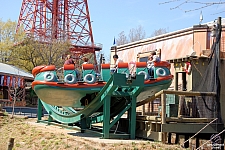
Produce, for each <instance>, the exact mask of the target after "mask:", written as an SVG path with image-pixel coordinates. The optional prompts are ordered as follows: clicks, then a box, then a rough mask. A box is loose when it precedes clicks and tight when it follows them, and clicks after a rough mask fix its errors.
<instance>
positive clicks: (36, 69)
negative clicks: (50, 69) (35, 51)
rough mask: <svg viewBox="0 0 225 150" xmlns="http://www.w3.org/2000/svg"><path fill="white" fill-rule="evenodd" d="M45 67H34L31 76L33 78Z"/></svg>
mask: <svg viewBox="0 0 225 150" xmlns="http://www.w3.org/2000/svg"><path fill="white" fill-rule="evenodd" d="M44 67H45V66H37V67H35V68H34V69H33V70H32V74H33V76H34V77H35V76H36V75H37V74H38V73H39V72H40V70H41V69H42V68H44Z"/></svg>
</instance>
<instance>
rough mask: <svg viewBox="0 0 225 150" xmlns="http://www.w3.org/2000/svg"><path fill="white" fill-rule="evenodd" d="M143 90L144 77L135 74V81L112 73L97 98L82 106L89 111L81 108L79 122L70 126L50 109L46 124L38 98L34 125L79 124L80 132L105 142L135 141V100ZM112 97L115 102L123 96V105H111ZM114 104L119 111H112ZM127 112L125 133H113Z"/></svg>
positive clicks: (62, 117) (63, 117)
mask: <svg viewBox="0 0 225 150" xmlns="http://www.w3.org/2000/svg"><path fill="white" fill-rule="evenodd" d="M143 87H144V77H143V75H137V76H136V78H131V77H129V78H128V79H127V78H126V74H119V73H115V74H113V75H112V76H111V78H110V79H109V81H108V82H107V84H106V85H105V86H104V88H103V89H102V90H101V91H100V92H99V93H98V94H97V95H96V98H95V100H93V102H91V103H90V104H89V105H87V106H85V107H87V108H88V109H85V108H84V109H83V111H82V110H81V111H80V113H79V114H80V115H79V118H80V119H78V121H75V122H74V123H72V124H71V123H68V121H67V120H66V119H67V118H66V116H56V115H55V114H56V113H55V112H53V111H52V110H46V111H48V113H49V116H48V120H47V121H43V120H41V119H42V109H43V103H42V101H41V100H40V99H39V100H38V120H37V122H45V123H46V122H47V123H48V124H49V125H50V124H55V122H54V119H56V120H59V122H60V123H61V125H62V126H64V125H67V126H68V127H71V126H69V125H72V126H74V127H75V126H76V125H77V124H79V125H78V126H79V128H80V130H81V132H82V133H84V132H92V133H95V134H98V135H99V136H100V137H102V138H106V139H108V138H122V139H134V138H135V130H136V98H137V96H138V95H139V94H140V92H141V91H142V88H143ZM112 97H114V98H112ZM115 97H116V98H118V99H120V98H124V97H125V98H126V103H121V104H118V103H114V102H113V101H114V100H115ZM113 104H117V105H118V108H120V109H115V106H112V105H113ZM116 107H117V106H116ZM45 108H46V107H45ZM99 110H100V111H99ZM126 112H127V118H128V120H129V126H128V133H119V132H117V131H116V130H113V126H114V125H115V124H116V123H117V122H118V121H119V120H120V118H121V117H122V116H123V115H124V114H125V113H126ZM53 115H54V116H53ZM76 117H78V116H76ZM53 118H54V119H53ZM71 119H72V118H71ZM64 120H65V121H64ZM75 123H76V124H75ZM96 123H101V124H102V126H100V127H95V126H94V124H96Z"/></svg>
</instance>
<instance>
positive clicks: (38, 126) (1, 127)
mask: <svg viewBox="0 0 225 150" xmlns="http://www.w3.org/2000/svg"><path fill="white" fill-rule="evenodd" d="M36 121H37V119H36V118H33V119H18V118H14V119H11V118H10V117H8V116H0V150H7V147H8V142H9V139H10V138H14V139H15V140H14V148H13V149H14V150H89V149H90V150H92V149H93V150H120V149H121V150H154V149H157V150H158V149H159V150H164V149H167V150H175V149H177V150H178V149H182V148H181V147H180V146H179V145H164V144H162V143H160V142H152V141H147V140H139V139H137V140H118V139H117V140H116V139H110V140H109V139H100V138H99V137H94V136H93V135H90V134H87V133H85V134H84V133H80V131H78V130H71V129H70V130H69V129H65V128H62V127H58V126H53V125H46V124H43V123H36Z"/></svg>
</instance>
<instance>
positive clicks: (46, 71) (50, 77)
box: [36, 65, 58, 82]
mask: <svg viewBox="0 0 225 150" xmlns="http://www.w3.org/2000/svg"><path fill="white" fill-rule="evenodd" d="M55 70H56V68H55V65H49V66H44V67H42V68H41V69H40V74H37V76H36V80H44V81H47V82H57V81H58V79H57V74H56V71H55Z"/></svg>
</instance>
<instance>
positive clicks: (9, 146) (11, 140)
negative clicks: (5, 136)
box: [8, 138, 14, 150]
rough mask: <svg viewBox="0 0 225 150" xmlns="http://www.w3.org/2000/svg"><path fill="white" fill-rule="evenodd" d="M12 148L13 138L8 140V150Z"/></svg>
mask: <svg viewBox="0 0 225 150" xmlns="http://www.w3.org/2000/svg"><path fill="white" fill-rule="evenodd" d="M13 146H14V138H10V139H9V144H8V150H12V149H13Z"/></svg>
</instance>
